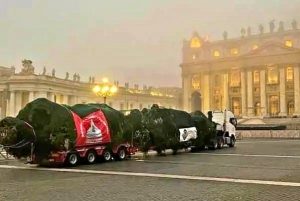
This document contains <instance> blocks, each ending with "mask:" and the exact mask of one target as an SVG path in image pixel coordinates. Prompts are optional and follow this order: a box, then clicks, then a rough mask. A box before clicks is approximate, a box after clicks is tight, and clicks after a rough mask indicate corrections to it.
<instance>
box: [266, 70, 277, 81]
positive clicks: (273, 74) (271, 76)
mask: <svg viewBox="0 0 300 201" xmlns="http://www.w3.org/2000/svg"><path fill="white" fill-rule="evenodd" d="M277 83H278V71H277V69H276V68H269V69H268V84H277Z"/></svg>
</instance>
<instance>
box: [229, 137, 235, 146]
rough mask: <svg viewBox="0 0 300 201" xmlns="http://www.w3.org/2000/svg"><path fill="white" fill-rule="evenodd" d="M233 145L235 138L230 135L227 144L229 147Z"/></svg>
mask: <svg viewBox="0 0 300 201" xmlns="http://www.w3.org/2000/svg"><path fill="white" fill-rule="evenodd" d="M234 145H235V138H234V137H231V138H230V144H229V145H228V146H229V147H234Z"/></svg>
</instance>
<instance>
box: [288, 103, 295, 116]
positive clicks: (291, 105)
mask: <svg viewBox="0 0 300 201" xmlns="http://www.w3.org/2000/svg"><path fill="white" fill-rule="evenodd" d="M294 112H295V105H294V101H290V102H288V115H289V116H292V115H293V114H294Z"/></svg>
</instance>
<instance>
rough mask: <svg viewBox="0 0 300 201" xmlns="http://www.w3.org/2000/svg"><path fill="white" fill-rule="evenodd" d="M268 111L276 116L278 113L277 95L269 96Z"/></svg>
mask: <svg viewBox="0 0 300 201" xmlns="http://www.w3.org/2000/svg"><path fill="white" fill-rule="evenodd" d="M269 113H270V116H276V115H278V113H279V98H278V96H270V97H269Z"/></svg>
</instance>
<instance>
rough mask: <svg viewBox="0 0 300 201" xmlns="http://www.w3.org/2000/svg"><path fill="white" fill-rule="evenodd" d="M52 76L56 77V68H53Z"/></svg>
mask: <svg viewBox="0 0 300 201" xmlns="http://www.w3.org/2000/svg"><path fill="white" fill-rule="evenodd" d="M52 77H55V69H54V68H53V70H52Z"/></svg>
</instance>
